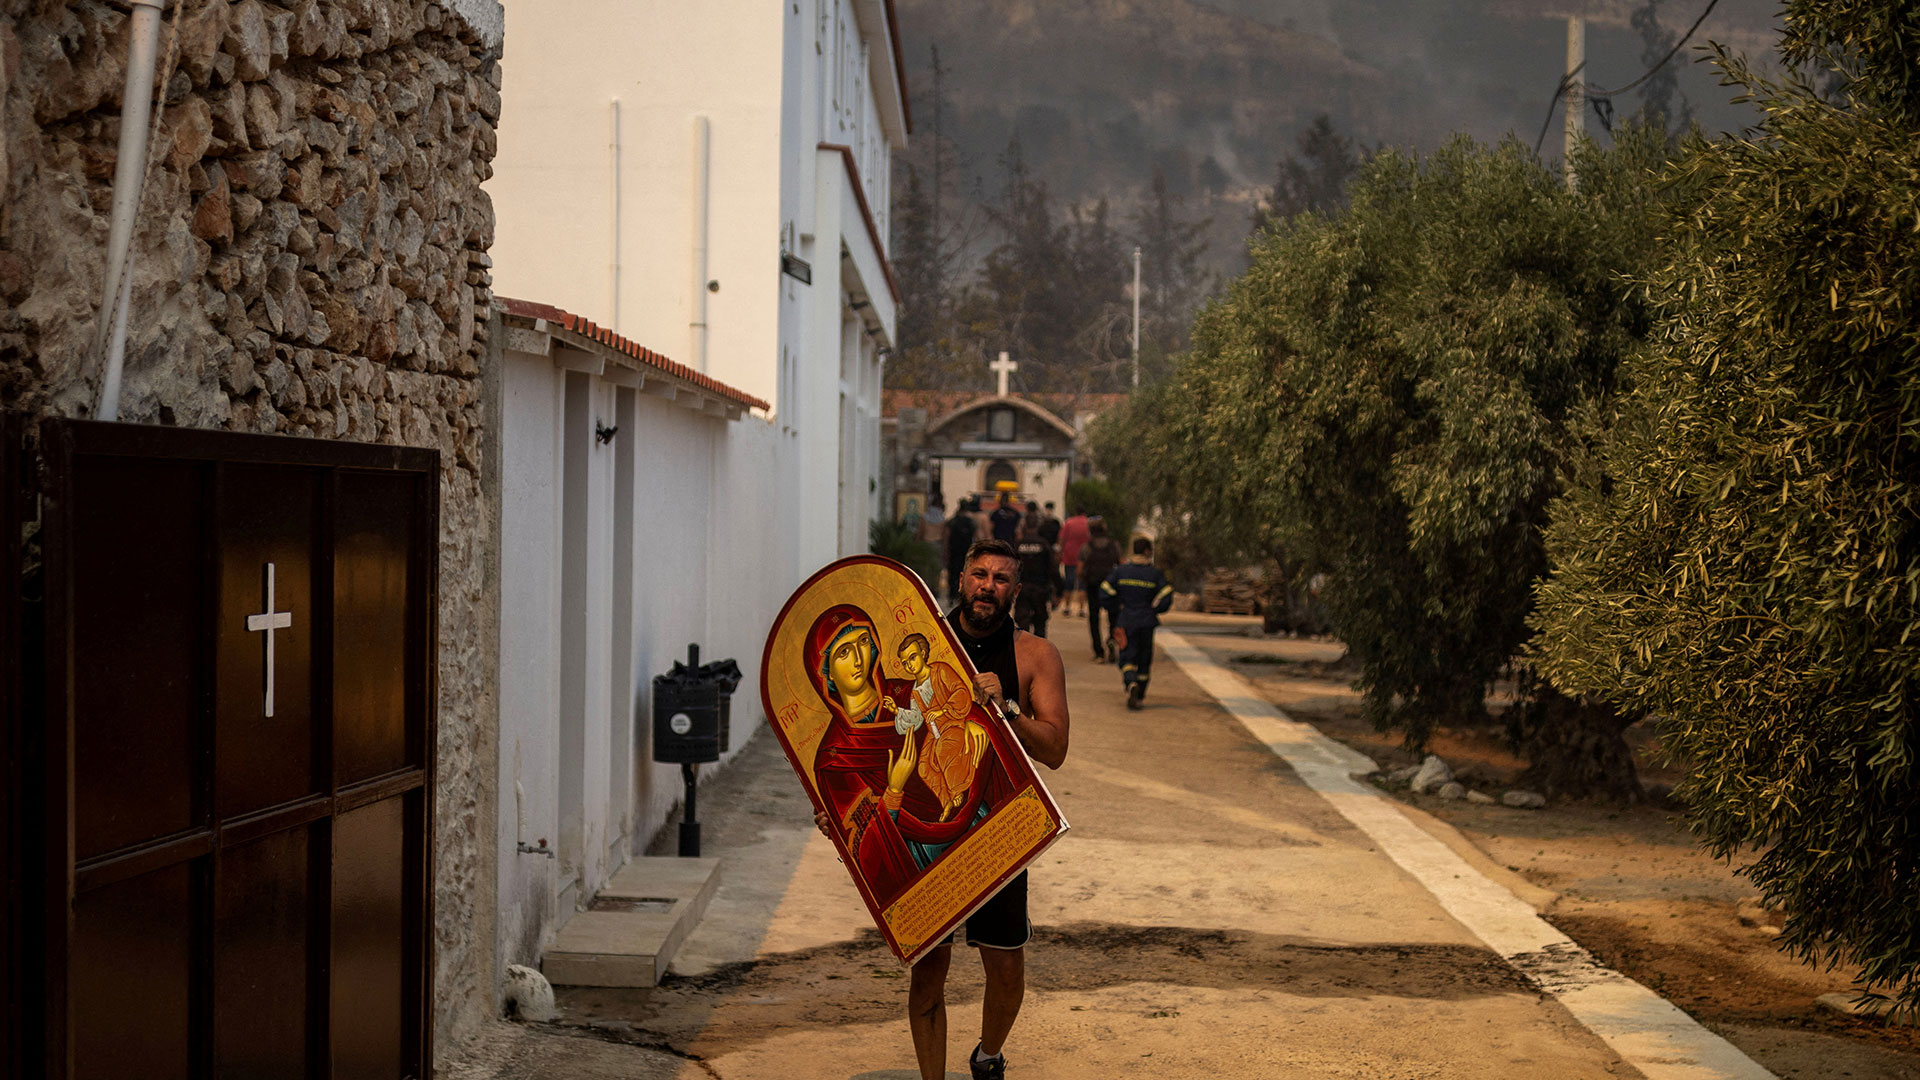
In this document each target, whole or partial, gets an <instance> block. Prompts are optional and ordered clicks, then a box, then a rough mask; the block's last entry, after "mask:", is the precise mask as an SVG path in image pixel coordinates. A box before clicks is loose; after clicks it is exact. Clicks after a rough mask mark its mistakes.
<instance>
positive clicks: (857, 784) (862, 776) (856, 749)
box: [807, 604, 1018, 908]
mask: <svg viewBox="0 0 1920 1080" xmlns="http://www.w3.org/2000/svg"><path fill="white" fill-rule="evenodd" d="M860 633H865V634H866V635H867V636H868V638H869V642H870V644H869V647H868V648H867V649H866V655H867V657H868V661H867V663H868V671H867V677H868V679H869V680H870V681H874V682H876V683H877V684H878V685H879V687H880V689H881V697H883V698H890V699H892V700H893V701H894V702H906V701H908V700H909V699H910V696H911V694H912V693H913V683H912V682H911V681H910V680H906V679H889V678H885V677H884V673H883V672H882V671H881V670H880V664H879V655H880V648H879V646H880V635H879V634H878V633H877V632H876V630H875V627H874V623H873V620H872V619H871V618H869V617H868V616H867V613H866V612H864V611H862V610H860V609H859V608H857V607H854V606H853V605H851V604H837V605H835V606H833V607H830V608H828V609H827V610H826V611H823V612H821V613H820V617H819V618H817V619H815V620H814V623H813V627H812V629H811V630H809V631H808V633H807V677H808V678H809V679H810V680H811V681H812V683H813V687H814V690H815V691H816V692H818V693H819V695H820V698H821V700H822V701H825V702H826V704H827V710H828V712H829V713H830V714H831V715H832V720H831V721H830V722H829V723H828V725H827V731H826V734H824V735H822V736H821V738H820V743H819V746H818V747H816V748H815V750H814V755H813V781H814V786H815V788H816V789H817V791H818V793H819V796H820V800H821V801H822V802H823V803H825V804H826V811H827V815H828V816H829V817H831V818H832V819H833V821H834V824H835V826H836V827H837V828H838V829H839V830H840V831H841V836H842V837H843V838H844V839H845V841H846V846H847V850H848V851H849V852H851V853H852V855H853V859H854V862H855V864H856V866H857V868H858V871H859V873H860V876H861V877H862V878H864V879H865V880H866V882H867V887H868V888H869V889H870V890H871V891H872V893H873V897H874V900H875V901H876V902H877V903H878V904H879V905H880V906H881V907H882V908H885V907H886V906H887V905H889V904H891V903H893V902H894V901H895V900H897V899H899V898H900V894H901V893H903V892H905V891H906V888H907V886H908V885H910V884H912V883H913V880H914V879H915V878H916V877H917V876H918V875H919V873H920V870H921V868H920V866H919V865H918V864H917V863H916V862H915V860H914V856H913V852H912V851H910V850H909V848H908V841H914V842H917V843H919V844H926V845H933V846H938V847H944V846H945V845H948V844H951V843H953V842H954V841H956V840H958V839H960V837H961V836H963V835H965V834H966V832H967V830H968V829H970V828H972V827H973V824H974V819H975V818H976V817H977V816H978V814H979V811H980V809H981V807H982V806H983V805H984V806H985V807H986V808H987V809H988V810H991V809H992V808H994V807H997V806H999V805H1001V804H1002V803H1004V802H1005V801H1006V800H1007V799H1009V798H1011V797H1012V796H1013V794H1014V792H1013V784H1012V781H1011V779H1010V778H1009V777H1008V776H1007V772H1006V769H1005V768H1004V767H1003V766H1002V765H1001V761H1002V760H1004V757H1003V755H1006V754H1008V753H1009V752H1018V748H1017V747H1010V746H1008V745H1007V743H1006V741H1005V736H1004V735H1003V734H1002V730H1001V726H1000V725H998V724H993V723H988V722H987V719H986V716H985V714H984V712H983V711H981V709H980V707H979V706H978V705H975V706H974V712H975V714H977V715H974V716H973V717H972V718H973V719H974V720H975V721H976V722H977V723H979V724H980V726H981V727H982V728H984V729H985V730H986V731H987V733H988V736H989V738H990V739H991V741H992V747H991V750H992V752H991V753H989V754H987V755H986V756H985V757H984V758H983V759H982V760H981V762H980V767H979V768H978V769H976V770H975V771H974V777H973V783H972V785H971V786H970V787H969V788H968V791H967V797H966V799H965V801H963V802H962V803H961V804H960V805H959V806H958V807H956V808H954V809H953V811H952V812H951V813H949V814H947V815H945V817H946V820H944V821H942V820H941V817H942V814H941V809H942V808H941V805H940V802H941V800H940V799H939V798H938V797H937V796H936V795H935V794H934V793H933V791H932V790H931V789H930V788H928V787H927V784H926V782H925V781H924V780H923V779H921V778H920V776H919V775H917V773H918V770H917V769H916V770H915V772H916V775H914V776H912V777H910V778H909V779H908V781H907V785H906V787H905V789H904V791H903V796H902V800H901V805H900V808H899V810H898V811H897V812H892V813H890V812H888V810H887V809H886V806H885V796H886V791H887V767H888V763H889V757H890V756H892V757H896V758H897V757H898V755H899V753H900V751H901V750H902V748H903V746H904V744H905V741H906V740H907V739H916V740H917V739H922V738H927V739H930V738H931V737H932V736H931V734H930V733H928V732H926V730H925V729H924V728H922V729H921V730H920V731H914V732H909V733H907V734H904V735H903V734H901V733H900V732H898V731H896V730H894V713H895V710H894V709H893V708H890V707H888V706H887V705H886V704H885V703H884V702H883V701H881V700H880V698H876V704H874V705H873V706H872V707H871V708H870V709H868V710H867V712H866V713H865V714H864V715H861V716H848V715H847V711H846V707H845V706H844V704H843V703H842V702H841V700H840V695H839V693H838V692H837V691H836V690H835V689H834V688H833V685H832V679H831V678H830V676H829V674H828V669H827V664H828V658H829V657H830V656H831V654H832V653H833V650H834V649H835V648H836V647H837V646H838V644H839V642H840V641H841V640H842V639H843V638H845V637H847V636H848V635H850V634H860ZM926 749H931V748H930V747H929V748H926ZM920 752H922V753H925V752H926V750H925V749H922V750H921V751H920Z"/></svg>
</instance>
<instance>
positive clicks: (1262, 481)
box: [1096, 130, 1665, 797]
mask: <svg viewBox="0 0 1920 1080" xmlns="http://www.w3.org/2000/svg"><path fill="white" fill-rule="evenodd" d="M1664 153H1665V144H1664V139H1662V138H1661V137H1659V135H1658V134H1657V133H1651V132H1647V131H1643V130H1642V131H1634V132H1623V135H1622V137H1621V139H1620V140H1619V142H1618V143H1617V145H1616V147H1615V149H1613V150H1611V151H1607V152H1601V151H1598V150H1595V149H1594V148H1592V147H1591V146H1589V147H1587V148H1586V149H1585V150H1584V151H1583V153H1582V160H1581V162H1580V164H1581V170H1580V171H1581V177H1582V185H1581V188H1580V190H1578V191H1577V192H1569V191H1568V190H1567V189H1566V186H1565V184H1564V183H1563V181H1562V178H1561V177H1560V176H1558V175H1557V174H1556V173H1554V172H1553V171H1552V170H1550V169H1548V168H1547V167H1545V166H1543V165H1542V164H1541V163H1540V162H1539V160H1538V159H1537V158H1535V157H1534V156H1533V155H1532V154H1531V153H1529V152H1528V150H1527V149H1526V148H1525V147H1523V146H1521V145H1519V144H1518V143H1517V142H1514V141H1512V140H1508V141H1506V142H1503V143H1501V144H1500V145H1498V146H1495V147H1486V146H1482V145H1479V144H1476V143H1473V142H1472V141H1470V140H1467V139H1464V138H1462V139H1459V140H1456V141H1455V142H1453V143H1451V144H1449V145H1448V146H1447V147H1445V148H1444V149H1442V150H1440V151H1438V152H1436V153H1434V154H1432V155H1431V156H1428V157H1426V158H1416V157H1413V156H1410V155H1407V154H1402V153H1397V152H1392V151H1383V152H1381V153H1379V154H1376V155H1374V156H1373V157H1371V158H1370V159H1369V160H1368V161H1367V162H1366V164H1365V165H1364V166H1363V167H1362V169H1361V172H1360V175H1359V176H1358V177H1357V178H1356V180H1355V181H1354V184H1353V186H1352V189H1351V205H1350V206H1349V207H1348V208H1347V209H1345V210H1342V211H1339V212H1336V213H1335V214H1333V215H1332V216H1320V215H1316V214H1304V215H1300V216H1297V217H1295V218H1293V219H1291V220H1288V221H1284V222H1281V223H1278V224H1276V225H1275V226H1273V227H1272V228H1271V229H1269V230H1268V231H1267V232H1265V233H1263V234H1261V235H1260V236H1259V237H1258V238H1256V240H1255V241H1254V243H1253V246H1252V251H1251V253H1252V266H1251V267H1250V269H1249V270H1248V271H1247V272H1246V273H1245V274H1244V275H1243V276H1242V277H1241V278H1239V279H1238V280H1237V281H1235V282H1234V283H1233V284H1232V286H1231V288H1230V289H1229V290H1228V293H1227V295H1226V296H1225V297H1224V298H1222V299H1220V300H1219V301H1217V302H1215V303H1214V304H1212V305H1211V306H1209V307H1208V308H1207V309H1206V310H1205V311H1204V312H1203V314H1202V315H1201V317H1200V319H1199V320H1198V322H1197V324H1196V326H1195V329H1194V345H1193V349H1192V352H1191V353H1190V354H1189V355H1188V356H1187V358H1186V359H1185V361H1184V362H1183V363H1182V364H1181V365H1180V366H1179V367H1178V368H1177V369H1176V371H1175V373H1174V374H1173V376H1172V377H1171V378H1170V379H1169V380H1168V381H1167V382H1166V383H1164V384H1162V385H1161V386H1159V387H1156V388H1155V389H1154V390H1152V391H1151V392H1149V393H1146V394H1144V395H1142V397H1141V399H1139V400H1138V401H1137V402H1136V404H1135V405H1134V406H1133V408H1131V409H1129V410H1126V411H1125V412H1123V413H1120V414H1117V415H1114V416H1111V417H1110V418H1109V419H1108V420H1107V422H1106V423H1105V424H1104V425H1103V427H1102V428H1101V429H1100V431H1099V432H1097V433H1096V437H1097V439H1098V443H1099V447H1100V452H1101V454H1102V460H1103V461H1106V460H1108V459H1109V456H1111V458H1112V459H1113V460H1114V461H1116V462H1117V463H1118V467H1117V468H1116V470H1115V472H1116V475H1117V476H1118V478H1119V479H1120V480H1121V482H1122V483H1124V484H1126V485H1128V487H1129V492H1130V495H1132V497H1134V498H1135V501H1136V502H1138V503H1141V504H1147V503H1152V504H1154V505H1157V506H1159V507H1160V508H1161V510H1162V514H1163V517H1165V518H1169V519H1171V520H1174V521H1176V522H1179V523H1181V524H1182V525H1183V526H1184V527H1185V528H1187V529H1188V530H1190V531H1192V532H1194V533H1197V534H1201V535H1204V536H1206V537H1207V538H1209V541H1210V542H1211V543H1212V544H1214V545H1217V547H1216V550H1233V551H1237V552H1241V553H1246V554H1259V555H1276V556H1279V557H1281V558H1282V559H1283V565H1285V564H1287V563H1289V562H1290V563H1291V564H1292V565H1297V566H1302V567H1312V568H1320V569H1324V570H1325V571H1326V572H1328V573H1329V575H1330V577H1331V584H1330V587H1329V590H1328V595H1329V598H1330V599H1329V603H1330V607H1331V611H1332V614H1333V617H1334V620H1335V623H1336V626H1337V629H1338V631H1339V633H1340V635H1341V637H1342V639H1343V640H1344V641H1345V642H1346V644H1347V646H1348V648H1349V650H1350V652H1351V655H1352V656H1353V657H1354V659H1355V660H1356V661H1357V663H1358V667H1359V670H1360V677H1359V686H1360V688H1361V689H1362V690H1363V691H1364V693H1365V702H1366V709H1367V711H1368V714H1369V715H1370V716H1371V717H1372V718H1373V719H1374V721H1375V722H1376V723H1378V724H1379V725H1381V726H1383V727H1387V726H1393V727H1398V728H1400V729H1402V730H1403V731H1405V733H1406V735H1407V739H1408V742H1409V743H1410V744H1411V745H1416V746H1417V745H1420V744H1422V743H1423V742H1424V741H1425V739H1426V738H1427V736H1428V734H1429V733H1430V732H1431V730H1432V728H1433V726H1434V725H1435V724H1436V723H1439V722H1442V721H1448V720H1462V719H1469V720H1470V719H1474V718H1479V717H1481V716H1483V715H1484V705H1483V702H1484V700H1485V697H1486V693H1487V690H1488V688H1489V686H1490V685H1491V684H1492V682H1493V681H1494V680H1495V678H1496V677H1497V676H1498V675H1499V674H1500V673H1501V672H1502V670H1503V669H1504V668H1506V667H1507V665H1508V664H1509V663H1510V662H1511V661H1512V659H1513V657H1514V655H1515V653H1516V651H1517V650H1518V648H1519V647H1520V645H1521V643H1522V641H1523V640H1524V638H1525V637H1526V635H1527V628H1526V624H1525V618H1526V615H1527V612H1528V611H1529V609H1530V607H1531V603H1532V592H1531V589H1532V585H1533V581H1534V579H1535V578H1536V577H1538V576H1539V575H1540V574H1541V573H1542V572H1543V571H1544V569H1545V566H1546V559H1545V553H1544V549H1543V547H1542V544H1541V530H1542V527H1543V526H1544V525H1545V524H1546V507H1547V505H1548V503H1549V501H1550V500H1551V499H1552V498H1553V497H1554V496H1555V495H1557V494H1558V493H1559V491H1560V489H1561V485H1562V479H1563V477H1562V473H1563V464H1562V463H1563V460H1564V459H1565V457H1566V455H1567V448H1568V445H1569V442H1570V439H1571V435H1570V434H1569V423H1570V420H1571V419H1572V418H1573V417H1574V415H1575V414H1576V411H1577V410H1579V409H1580V408H1581V407H1583V405H1585V404H1587V403H1590V402H1593V401H1595V400H1598V399H1604V398H1605V397H1606V396H1608V395H1609V394H1610V393H1611V392H1612V390H1613V388H1614V386H1615V372H1616V369H1617V368H1618V366H1619V364H1620V362H1621V360H1622V358H1623V357H1624V356H1626V355H1627V354H1628V353H1629V352H1631V351H1632V350H1633V349H1634V348H1635V347H1636V346H1637V345H1638V344H1639V343H1640V342H1641V341H1642V340H1643V339H1644V337H1645V335H1646V334H1647V332H1648V329H1649V327H1650V317H1649V312H1648V308H1647V304H1646V303H1645V302H1644V301H1643V300H1642V299H1641V298H1640V295H1639V294H1638V293H1637V292H1636V291H1635V290H1633V289H1632V288H1631V287H1630V286H1629V285H1628V284H1627V282H1626V280H1625V278H1624V277H1623V274H1624V273H1626V272H1629V271H1632V270H1636V269H1639V268H1641V267H1642V266H1644V265H1645V264H1646V262H1647V261H1648V260H1649V259H1650V257H1651V252H1652V251H1653V250H1654V222H1655V221H1656V219H1657V216H1658V211H1657V207H1658V205H1659V203H1660V199H1659V198H1658V197H1656V193H1655V192H1654V191H1653V189H1652V188H1651V186H1650V185H1649V183H1648V182H1647V177H1648V174H1649V171H1650V169H1651V168H1652V167H1653V166H1655V165H1656V164H1658V163H1659V161H1660V159H1661V156H1662V155H1663V154H1664ZM1535 689H1536V690H1537V699H1536V701H1535V702H1534V703H1533V704H1534V706H1535V711H1536V713H1537V712H1538V710H1539V709H1541V708H1546V707H1547V706H1548V705H1549V704H1552V703H1553V701H1554V700H1555V699H1554V698H1553V691H1552V689H1551V687H1549V686H1547V685H1546V684H1545V683H1543V682H1541V683H1536V685H1535ZM1548 711H1549V712H1551V713H1552V715H1551V719H1552V720H1553V721H1554V722H1556V723H1559V724H1561V725H1563V726H1564V725H1565V724H1572V723H1576V722H1578V723H1583V724H1586V725H1587V726H1588V727H1589V728H1591V727H1593V725H1595V724H1597V725H1598V728H1597V731H1598V736H1597V737H1585V736H1583V737H1582V738H1578V739H1573V740H1565V741H1563V743H1562V744H1550V745H1548V747H1547V749H1549V750H1558V749H1561V748H1562V745H1564V746H1565V747H1572V748H1575V749H1577V751H1578V756H1579V757H1580V759H1581V760H1580V761H1579V762H1576V763H1575V765H1574V766H1573V767H1559V766H1560V765H1561V764H1563V763H1560V762H1558V760H1557V759H1555V758H1554V757H1553V755H1552V754H1547V755H1544V756H1543V759H1542V760H1538V761H1536V766H1541V767H1543V776H1544V777H1545V778H1546V779H1547V780H1548V781H1549V782H1550V783H1549V785H1548V786H1550V787H1552V786H1557V787H1559V788H1561V789H1563V790H1567V791H1569V792H1571V793H1582V794H1583V793H1586V791H1588V790H1593V789H1595V788H1598V789H1599V790H1603V791H1610V792H1611V793H1613V794H1616V795H1619V796H1621V797H1632V796H1633V795H1635V794H1637V791H1638V787H1637V784H1636V782H1635V780H1634V777H1633V772H1632V762H1631V757H1630V755H1629V754H1627V752H1626V748H1625V745H1624V743H1623V742H1622V741H1621V739H1620V737H1619V731H1620V728H1621V727H1622V726H1623V725H1624V723H1625V720H1624V719H1623V718H1621V717H1619V716H1618V715H1616V714H1615V713H1614V711H1613V710H1611V709H1609V708H1606V707H1604V706H1599V707H1593V706H1590V705H1588V704H1587V703H1576V702H1559V703H1558V706H1557V711H1556V710H1555V709H1549V710H1548ZM1532 727H1534V728H1540V727H1542V725H1539V724H1535V725H1532Z"/></svg>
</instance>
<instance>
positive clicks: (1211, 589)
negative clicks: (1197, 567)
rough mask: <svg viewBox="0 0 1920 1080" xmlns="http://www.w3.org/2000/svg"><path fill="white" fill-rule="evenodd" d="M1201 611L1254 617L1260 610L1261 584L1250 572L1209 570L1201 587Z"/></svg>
mask: <svg viewBox="0 0 1920 1080" xmlns="http://www.w3.org/2000/svg"><path fill="white" fill-rule="evenodd" d="M1200 610H1202V611H1206V612H1211V613H1214V614H1218V615H1252V614H1254V613H1256V612H1258V611H1259V610H1260V582H1259V581H1258V579H1257V577H1256V575H1255V574H1254V573H1253V572H1252V571H1250V570H1224V569H1214V570H1209V571H1207V577H1206V581H1205V582H1203V583H1202V584H1201V586H1200Z"/></svg>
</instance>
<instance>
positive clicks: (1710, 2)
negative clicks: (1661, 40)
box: [1562, 0, 1720, 97]
mask: <svg viewBox="0 0 1920 1080" xmlns="http://www.w3.org/2000/svg"><path fill="white" fill-rule="evenodd" d="M1719 3H1720V0H1707V9H1706V10H1705V11H1702V12H1701V13H1700V17H1699V18H1697V19H1695V20H1693V25H1692V26H1690V27H1688V28H1687V32H1686V33H1685V34H1684V35H1682V36H1681V38H1680V40H1679V41H1676V42H1674V43H1673V48H1671V49H1668V50H1667V55H1665V56H1663V57H1661V58H1660V62H1659V63H1657V64H1655V65H1653V66H1652V67H1650V68H1648V69H1647V70H1646V71H1645V73H1643V74H1642V75H1641V76H1640V77H1639V78H1637V79H1635V80H1633V81H1632V82H1630V83H1628V84H1627V85H1625V86H1623V87H1621V88H1620V89H1618V90H1601V89H1599V88H1598V87H1594V86H1591V85H1589V86H1588V87H1587V93H1589V94H1592V95H1593V96H1594V97H1612V96H1614V95H1615V94H1624V93H1626V92H1627V91H1629V90H1631V89H1633V88H1634V87H1636V86H1639V85H1640V84H1641V83H1643V82H1646V81H1647V80H1648V79H1651V78H1653V76H1654V73H1656V72H1658V71H1659V70H1660V69H1661V68H1663V67H1666V66H1667V61H1669V60H1671V59H1673V58H1674V56H1675V55H1676V54H1677V53H1679V51H1680V50H1681V49H1683V48H1685V47H1686V44H1687V42H1689V41H1691V40H1693V35H1694V32H1695V31H1697V30H1699V29H1700V24H1701V23H1703V22H1706V21H1707V16H1709V15H1711V14H1713V9H1714V7H1715V6H1717V5H1718V4H1719ZM1562 89H1563V90H1564V85H1563V87H1562Z"/></svg>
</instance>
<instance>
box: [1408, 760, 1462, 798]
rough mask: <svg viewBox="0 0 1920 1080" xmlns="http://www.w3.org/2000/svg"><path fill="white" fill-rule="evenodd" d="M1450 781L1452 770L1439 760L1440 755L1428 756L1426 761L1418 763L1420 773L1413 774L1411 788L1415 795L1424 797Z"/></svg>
mask: <svg viewBox="0 0 1920 1080" xmlns="http://www.w3.org/2000/svg"><path fill="white" fill-rule="evenodd" d="M1452 779H1453V770H1452V769H1449V768H1447V763H1446V762H1444V761H1442V760H1440V755H1438V754H1428V755H1427V760H1425V761H1423V762H1421V763H1420V771H1419V772H1416V773H1414V774H1413V784H1412V787H1413V790H1414V793H1415V794H1418V795H1425V794H1426V793H1427V792H1429V791H1432V790H1433V789H1435V788H1437V787H1439V786H1440V785H1442V784H1445V783H1447V782H1448V781H1450V780H1452Z"/></svg>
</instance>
